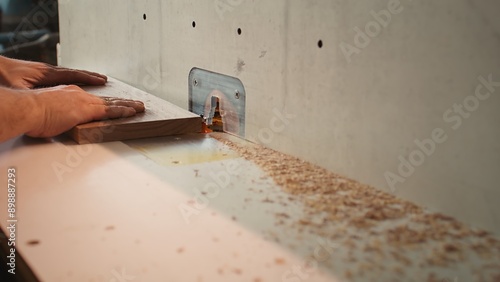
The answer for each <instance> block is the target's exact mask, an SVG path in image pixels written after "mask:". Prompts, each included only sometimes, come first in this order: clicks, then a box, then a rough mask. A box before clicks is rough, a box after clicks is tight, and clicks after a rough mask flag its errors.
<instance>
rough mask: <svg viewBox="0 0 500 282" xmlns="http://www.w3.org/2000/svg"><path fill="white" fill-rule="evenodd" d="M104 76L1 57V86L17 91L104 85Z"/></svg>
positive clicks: (105, 78)
mask: <svg viewBox="0 0 500 282" xmlns="http://www.w3.org/2000/svg"><path fill="white" fill-rule="evenodd" d="M107 79H108V78H107V77H106V76H105V75H102V74H98V73H94V72H89V71H84V70H74V69H68V68H63V67H57V66H52V65H49V64H45V63H39V62H30V61H22V60H15V59H9V58H6V57H2V56H0V84H2V85H3V86H7V87H11V88H17V89H32V88H35V87H40V86H56V85H60V84H85V85H104V84H105V83H106V81H107Z"/></svg>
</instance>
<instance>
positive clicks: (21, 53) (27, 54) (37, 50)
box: [0, 0, 59, 65]
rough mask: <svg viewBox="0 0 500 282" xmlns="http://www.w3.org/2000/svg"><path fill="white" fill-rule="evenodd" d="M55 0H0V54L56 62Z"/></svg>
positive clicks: (57, 29)
mask: <svg viewBox="0 0 500 282" xmlns="http://www.w3.org/2000/svg"><path fill="white" fill-rule="evenodd" d="M58 42H59V15H58V6H57V0H0V55H3V56H6V57H10V58H16V59H23V60H30V61H40V62H45V63H50V64H54V65H55V64H57V52H56V45H57V43H58Z"/></svg>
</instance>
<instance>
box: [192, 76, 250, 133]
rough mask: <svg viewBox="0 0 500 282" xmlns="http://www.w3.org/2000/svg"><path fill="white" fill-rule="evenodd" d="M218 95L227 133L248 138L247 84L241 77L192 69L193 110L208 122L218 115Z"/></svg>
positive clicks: (224, 128)
mask: <svg viewBox="0 0 500 282" xmlns="http://www.w3.org/2000/svg"><path fill="white" fill-rule="evenodd" d="M217 98H218V99H219V110H220V112H221V117H222V122H223V130H224V132H228V133H232V134H235V135H238V136H240V137H243V138H244V137H245V101H246V94H245V88H244V87H243V83H241V81H240V80H239V79H238V78H235V77H231V76H227V75H223V74H219V73H215V72H211V71H207V70H203V69H199V68H193V69H191V71H190V72H189V110H190V111H191V112H193V113H195V114H198V115H200V116H203V118H204V120H205V122H206V123H207V124H211V122H212V118H213V117H214V111H215V107H216V101H217Z"/></svg>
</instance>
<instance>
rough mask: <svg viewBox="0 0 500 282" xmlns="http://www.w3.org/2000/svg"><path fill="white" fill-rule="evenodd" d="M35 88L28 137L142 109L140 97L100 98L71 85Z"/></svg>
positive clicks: (120, 116) (57, 132)
mask: <svg viewBox="0 0 500 282" xmlns="http://www.w3.org/2000/svg"><path fill="white" fill-rule="evenodd" d="M30 92H35V95H34V96H33V99H34V109H33V111H34V115H33V116H34V117H35V118H34V121H35V123H34V125H33V127H32V128H33V129H32V130H29V131H28V132H26V135H28V136H31V137H52V136H56V135H59V134H61V133H63V132H65V131H67V130H69V129H71V128H72V127H74V126H76V125H78V124H82V123H86V122H90V121H94V120H102V119H114V118H122V117H130V116H133V115H135V114H136V113H141V112H144V110H145V108H144V104H143V103H142V102H140V101H134V100H128V99H121V98H102V97H98V96H95V95H92V94H90V93H87V92H85V91H84V90H83V89H81V88H80V87H78V86H75V85H69V86H68V85H63V86H56V87H51V88H44V89H37V90H31V91H30Z"/></svg>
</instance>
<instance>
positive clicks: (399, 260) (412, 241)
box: [212, 135, 500, 282]
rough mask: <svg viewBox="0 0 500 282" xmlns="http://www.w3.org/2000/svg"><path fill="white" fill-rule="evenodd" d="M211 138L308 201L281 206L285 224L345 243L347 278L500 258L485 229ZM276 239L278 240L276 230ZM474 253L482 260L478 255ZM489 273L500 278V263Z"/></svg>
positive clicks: (424, 274) (425, 274)
mask: <svg viewBox="0 0 500 282" xmlns="http://www.w3.org/2000/svg"><path fill="white" fill-rule="evenodd" d="M212 137H214V138H216V139H218V140H219V141H220V142H222V143H224V144H225V145H226V146H228V147H230V148H231V149H233V150H234V151H236V152H237V153H239V154H240V155H241V156H242V157H243V158H245V159H247V160H249V161H252V162H254V163H255V164H256V165H258V166H259V167H261V168H262V170H263V171H264V172H265V173H266V174H267V175H268V176H269V177H270V178H272V180H273V181H274V182H275V183H276V184H277V185H278V186H279V187H281V189H283V191H285V192H286V193H288V194H289V196H288V197H286V198H287V199H288V201H289V202H300V203H302V206H303V207H304V210H303V212H304V214H305V216H303V217H300V218H294V217H293V216H286V215H288V214H285V213H279V212H278V213H275V216H276V221H277V222H279V224H285V223H287V224H289V226H290V227H292V228H294V230H295V231H296V232H297V233H298V234H302V233H305V232H307V233H311V234H316V235H318V236H321V237H324V238H329V239H332V240H335V241H336V242H341V246H342V249H343V250H344V251H345V253H343V254H344V257H343V258H342V257H340V261H345V262H347V263H350V264H349V268H346V267H344V268H343V269H339V270H337V271H342V272H340V273H343V274H344V277H345V278H346V279H347V280H348V281H351V280H356V277H360V276H363V275H366V274H369V273H371V272H377V271H385V272H384V273H385V274H386V275H388V277H390V279H388V280H387V281H391V279H392V280H394V281H401V277H405V276H406V275H408V274H407V272H406V270H407V269H418V273H419V275H420V276H418V277H420V278H421V279H417V278H416V277H412V279H413V280H415V281H425V280H427V281H440V280H439V279H438V276H437V275H436V274H433V273H432V272H431V271H436V269H437V270H443V269H448V270H449V269H453V268H452V267H457V266H460V269H461V271H466V272H467V273H469V274H470V275H471V277H472V275H473V273H474V271H473V270H474V269H475V268H477V271H478V272H479V273H481V271H482V270H485V269H486V265H489V264H491V263H492V262H493V263H494V265H498V261H499V260H500V241H499V240H498V239H497V238H495V237H493V236H492V235H491V234H489V233H488V232H486V231H483V230H474V229H471V228H469V227H467V226H466V225H464V224H463V223H461V222H459V221H457V220H455V219H454V218H452V217H450V216H446V215H443V214H439V213H429V212H427V211H425V210H423V209H422V208H421V207H419V206H417V205H415V204H413V203H411V202H409V201H405V200H402V199H399V198H397V197H395V196H394V195H392V194H389V193H386V192H383V191H380V190H377V189H375V188H373V187H370V186H368V185H364V184H361V183H359V182H356V181H354V180H351V179H348V178H345V177H342V176H340V175H337V174H335V173H332V172H330V171H328V170H326V169H324V168H321V167H319V166H316V165H313V164H311V163H309V162H306V161H303V160H300V159H298V158H295V157H292V156H289V155H286V154H282V153H280V152H277V151H274V150H271V149H269V148H266V147H263V146H260V145H254V146H241V145H239V144H237V143H235V142H232V141H230V140H227V139H226V138H224V137H223V135H213V136H212ZM259 192H260V193H263V191H262V190H259ZM266 199H267V198H266ZM283 219H287V220H286V221H284V220H283ZM339 226H347V227H348V230H345V229H342V228H341V227H339ZM353 230H355V231H353ZM354 236H356V237H354ZM354 238H355V239H354ZM367 238H368V239H367ZM274 239H275V241H279V240H278V238H277V236H276V237H274ZM409 253H411V254H412V255H409ZM472 254H476V255H477V257H479V258H480V259H481V260H482V261H479V262H478V261H473V256H472ZM338 261H339V260H337V262H338ZM368 261H369V262H368ZM351 264H352V266H353V267H355V268H356V270H354V269H351V267H350V266H351ZM332 267H336V266H335V264H333V266H332ZM463 269H466V270H463ZM388 272H390V273H391V274H387V273H388ZM378 273H379V274H380V272H378ZM437 273H439V272H437ZM484 275H486V277H500V268H498V269H494V270H492V269H489V270H488V272H487V273H485V274H484ZM495 275H496V276H495ZM382 280H383V279H382ZM478 280H479V281H481V280H488V279H482V278H481V277H479V278H478ZM491 281H498V280H491ZM440 282H442V281H440Z"/></svg>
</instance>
